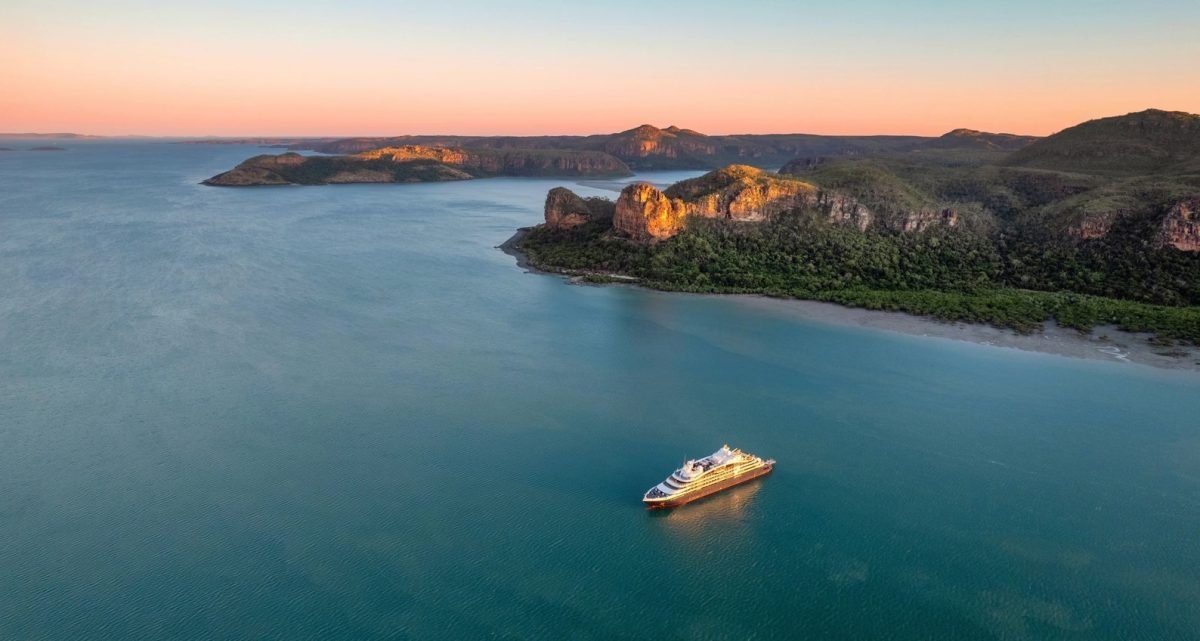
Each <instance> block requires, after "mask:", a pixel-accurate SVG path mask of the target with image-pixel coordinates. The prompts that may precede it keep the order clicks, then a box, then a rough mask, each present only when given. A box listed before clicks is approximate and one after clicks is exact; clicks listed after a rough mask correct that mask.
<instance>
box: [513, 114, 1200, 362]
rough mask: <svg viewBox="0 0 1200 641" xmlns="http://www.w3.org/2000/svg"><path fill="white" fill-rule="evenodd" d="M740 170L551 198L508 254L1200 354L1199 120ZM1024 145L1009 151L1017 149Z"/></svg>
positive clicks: (689, 286)
mask: <svg viewBox="0 0 1200 641" xmlns="http://www.w3.org/2000/svg"><path fill="white" fill-rule="evenodd" d="M939 141H940V142H938V143H936V144H934V143H930V142H927V143H925V144H924V145H923V146H922V147H921V148H920V149H910V150H907V151H895V150H885V151H879V152H873V153H858V154H842V155H832V156H807V157H797V158H793V159H791V160H789V161H788V162H786V163H785V164H784V165H783V166H782V167H781V168H780V169H779V171H777V172H772V171H766V170H763V169H761V168H758V167H752V166H747V165H741V164H735V165H730V166H726V167H723V168H720V169H717V170H715V171H712V172H709V173H707V174H705V175H703V176H700V177H698V178H694V179H690V180H685V181H682V182H678V183H676V184H674V185H671V186H670V187H668V188H666V189H662V190H660V189H658V188H657V187H655V186H653V185H650V184H647V183H635V184H631V185H629V186H627V187H625V188H624V189H623V190H622V191H621V192H620V195H619V197H618V198H617V199H616V201H615V202H614V201H611V200H607V199H595V198H590V199H589V198H581V197H579V196H578V195H576V194H574V193H573V192H571V191H569V190H567V189H565V188H558V189H554V190H552V191H551V192H550V193H549V194H548V195H547V198H546V202H545V205H544V219H545V222H544V223H543V224H542V225H539V226H537V227H535V228H532V229H527V230H523V231H522V232H520V233H519V234H518V235H517V236H515V237H514V239H513V240H512V241H511V242H510V243H509V244H508V246H509V247H510V248H513V249H515V250H517V251H519V252H521V253H523V254H524V255H525V258H526V259H527V260H528V263H529V264H530V265H531V266H533V267H536V268H538V269H541V270H545V271H551V272H557V273H562V274H569V275H572V276H574V277H577V278H580V279H583V280H587V281H590V282H612V281H614V280H619V281H623V282H629V281H635V282H637V283H639V284H641V285H644V286H647V287H653V288H657V289H664V290H672V291H683V292H708V293H740V294H761V295H766V296H772V297H780V298H799V299H810V300H819V301H828V302H834V303H839V304H842V305H847V306H853V307H863V308H868V309H877V310H892V311H903V312H909V313H912V314H916V315H921V316H929V317H933V318H937V319H942V320H948V321H966V322H971V323H988V324H992V325H995V326H998V327H1004V328H1010V329H1013V330H1016V331H1018V332H1035V331H1038V330H1040V329H1041V328H1042V327H1043V325H1044V323H1046V322H1047V321H1049V320H1054V321H1056V322H1057V323H1058V324H1059V325H1062V326H1066V327H1070V328H1075V329H1078V330H1080V331H1082V332H1087V331H1090V330H1091V329H1092V328H1094V327H1096V326H1099V325H1110V324H1111V325H1116V326H1118V327H1119V328H1121V329H1124V330H1128V331H1135V332H1150V333H1153V335H1154V341H1155V342H1156V344H1157V345H1159V346H1160V347H1161V348H1162V349H1163V350H1164V351H1165V352H1167V353H1169V352H1170V350H1171V349H1172V346H1173V345H1175V344H1177V343H1179V342H1181V343H1186V344H1191V345H1196V344H1200V307H1198V305H1200V116H1196V115H1193V114H1187V113H1181V112H1167V111H1160V110H1147V111H1143V112H1138V113H1133V114H1127V115H1124V116H1117V117H1112V118H1103V119H1099V120H1094V121H1089V122H1086V123H1082V124H1080V125H1077V126H1075V127H1071V128H1069V129H1066V130H1064V131H1062V132H1059V133H1057V134H1055V135H1052V136H1049V137H1047V138H1044V139H1036V140H1016V141H1014V140H1013V139H1011V138H1009V137H1007V136H1004V135H998V134H986V133H982V132H976V131H971V130H961V129H960V130H955V131H953V132H950V133H949V134H947V135H946V136H943V137H942V138H941V139H939ZM1013 147H1016V148H1015V149H1013Z"/></svg>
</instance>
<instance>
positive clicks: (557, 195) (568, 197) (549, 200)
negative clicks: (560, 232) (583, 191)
mask: <svg viewBox="0 0 1200 641" xmlns="http://www.w3.org/2000/svg"><path fill="white" fill-rule="evenodd" d="M545 216H546V226H547V227H550V228H551V229H570V228H572V227H578V226H580V225H582V224H584V223H586V222H588V221H589V220H591V217H592V214H591V210H590V209H588V203H587V201H586V200H584V199H582V198H580V197H579V196H578V195H577V194H576V193H575V192H573V191H571V190H570V189H567V188H566V187H555V188H554V189H551V190H550V192H549V193H547V194H546V206H545Z"/></svg>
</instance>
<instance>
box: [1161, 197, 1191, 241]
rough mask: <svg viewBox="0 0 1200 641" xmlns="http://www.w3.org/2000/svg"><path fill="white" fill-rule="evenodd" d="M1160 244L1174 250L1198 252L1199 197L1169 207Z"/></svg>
mask: <svg viewBox="0 0 1200 641" xmlns="http://www.w3.org/2000/svg"><path fill="white" fill-rule="evenodd" d="M1159 237H1160V238H1161V239H1162V242H1163V243H1164V244H1166V245H1170V246H1172V247H1174V248H1175V249H1178V250H1181V251H1186V252H1195V251H1200V196H1198V197H1193V198H1188V199H1186V200H1183V201H1180V202H1178V203H1176V204H1175V206H1173V207H1171V209H1170V210H1169V211H1168V212H1167V217H1166V218H1164V219H1163V223H1162V229H1161V232H1160V236H1159Z"/></svg>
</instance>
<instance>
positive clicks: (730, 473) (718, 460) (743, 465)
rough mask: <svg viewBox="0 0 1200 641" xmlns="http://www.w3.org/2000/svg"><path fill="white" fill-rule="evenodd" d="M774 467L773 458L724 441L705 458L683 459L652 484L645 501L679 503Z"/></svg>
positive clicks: (649, 503)
mask: <svg viewBox="0 0 1200 641" xmlns="http://www.w3.org/2000/svg"><path fill="white" fill-rule="evenodd" d="M774 467H775V461H774V460H773V459H766V460H764V459H762V458H760V457H758V456H754V455H753V454H748V453H746V452H743V451H741V450H739V449H730V447H729V446H728V445H722V446H721V449H719V450H717V451H716V452H713V453H712V454H709V455H708V456H706V457H704V458H702V459H696V460H691V461H686V462H684V464H683V466H682V467H680V468H679V469H677V470H675V471H674V472H672V473H671V475H670V476H668V477H667V479H666V480H665V481H663V482H662V483H659V484H658V485H655V486H654V487H652V488H650V490H649V491H648V492H646V495H645V496H644V497H643V498H642V501H643V502H644V503H645V504H646V507H650V508H663V507H676V506H679V505H683V504H684V503H688V502H690V501H694V500H696V499H698V498H702V497H705V496H708V495H710V494H712V493H714V492H719V491H721V490H723V489H725V488H727V487H733V486H734V485H738V484H739V483H745V482H746V481H749V480H751V479H755V478H758V477H760V476H762V475H764V474H769V473H770V472H771V470H772V469H774Z"/></svg>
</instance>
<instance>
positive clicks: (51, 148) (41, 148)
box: [29, 145, 67, 151]
mask: <svg viewBox="0 0 1200 641" xmlns="http://www.w3.org/2000/svg"><path fill="white" fill-rule="evenodd" d="M66 150H67V148H66V147H56V146H54V145H41V146H39V147H30V148H29V151H66Z"/></svg>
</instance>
